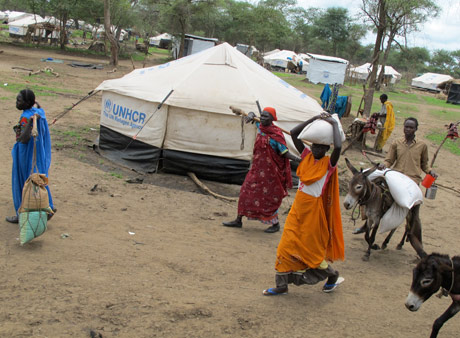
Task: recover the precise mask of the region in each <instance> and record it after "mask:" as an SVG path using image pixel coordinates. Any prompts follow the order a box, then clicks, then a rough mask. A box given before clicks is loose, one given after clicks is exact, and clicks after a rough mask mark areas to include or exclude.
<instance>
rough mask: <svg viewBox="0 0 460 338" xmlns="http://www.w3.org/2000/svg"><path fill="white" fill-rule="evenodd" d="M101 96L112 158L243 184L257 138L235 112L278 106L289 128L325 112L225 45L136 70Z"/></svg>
mask: <svg viewBox="0 0 460 338" xmlns="http://www.w3.org/2000/svg"><path fill="white" fill-rule="evenodd" d="M96 90H100V91H102V109H101V132H100V140H99V147H100V149H101V150H102V151H103V152H104V153H105V155H106V156H108V157H110V156H111V158H112V159H116V160H117V161H121V162H123V163H124V164H126V165H128V166H130V167H133V168H137V169H139V170H143V171H155V169H156V168H157V167H158V165H160V166H161V167H163V168H164V169H165V170H169V171H173V172H174V171H175V172H184V171H194V172H195V173H196V174H197V175H200V176H201V177H205V178H209V179H216V180H223V181H227V182H241V181H242V179H244V176H245V174H246V172H247V170H248V167H249V161H250V160H251V158H252V150H253V144H254V140H255V136H256V128H255V126H254V125H252V124H249V125H246V124H245V125H243V126H242V123H241V118H240V117H237V116H235V115H234V114H233V113H232V112H231V110H230V109H229V106H231V105H232V106H235V107H238V108H241V109H243V110H244V111H246V112H249V111H254V112H257V109H258V108H257V104H256V102H257V101H259V102H260V105H261V106H262V107H264V106H272V107H275V108H276V110H277V115H278V121H277V122H276V124H277V125H278V126H280V127H282V128H284V129H286V130H290V129H291V128H292V127H294V126H295V125H296V124H297V123H299V122H300V121H305V120H307V119H309V118H310V117H312V116H314V115H317V114H319V113H320V112H321V111H322V109H321V107H320V105H319V104H318V103H317V102H316V101H315V100H314V99H312V98H310V97H308V96H307V95H306V94H304V93H302V92H301V91H299V90H298V89H296V88H294V87H292V86H290V85H289V84H288V83H286V82H284V81H283V80H281V79H280V78H278V77H277V76H275V75H273V74H272V73H271V72H269V71H267V70H266V69H264V68H263V67H261V66H259V65H258V64H257V63H255V62H254V61H252V60H251V59H249V58H247V57H246V56H244V55H243V54H242V53H240V52H239V51H237V50H236V49H235V48H233V47H231V46H230V45H229V44H227V43H223V44H221V45H218V46H215V47H213V48H209V49H207V50H204V51H202V52H200V53H197V54H193V55H190V56H188V57H184V58H181V59H178V60H175V61H172V62H169V63H166V64H163V65H159V66H155V67H150V68H144V69H137V70H134V71H132V72H131V73H129V74H127V75H125V76H124V77H122V78H119V79H115V80H107V81H104V82H103V83H101V84H100V85H99V86H98V87H97V88H96ZM171 91H172V92H171ZM168 94H169V96H168ZM165 98H167V99H166V101H165V103H164V105H162V106H161V108H160V109H158V110H157V107H158V106H159V103H160V102H162V101H163V100H164V99H165ZM137 133H139V134H138V135H137V137H136V139H135V140H133V136H135V135H136V134H137ZM242 135H244V137H243V136H242ZM243 140H244V142H243ZM286 140H287V141H288V146H289V147H290V149H291V150H293V149H294V147H293V144H292V141H291V139H290V137H286ZM128 144H129V147H128V148H126V146H127V145H128ZM160 158H161V162H160V163H159V161H160Z"/></svg>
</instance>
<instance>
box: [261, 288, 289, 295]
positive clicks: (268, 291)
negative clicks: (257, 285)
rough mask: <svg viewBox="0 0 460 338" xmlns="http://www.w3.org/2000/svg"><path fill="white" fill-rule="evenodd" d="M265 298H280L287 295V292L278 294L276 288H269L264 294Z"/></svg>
mask: <svg viewBox="0 0 460 338" xmlns="http://www.w3.org/2000/svg"><path fill="white" fill-rule="evenodd" d="M262 294H263V295H264V296H279V295H287V290H286V291H285V292H277V291H276V288H269V289H266V290H264V291H263V292H262Z"/></svg>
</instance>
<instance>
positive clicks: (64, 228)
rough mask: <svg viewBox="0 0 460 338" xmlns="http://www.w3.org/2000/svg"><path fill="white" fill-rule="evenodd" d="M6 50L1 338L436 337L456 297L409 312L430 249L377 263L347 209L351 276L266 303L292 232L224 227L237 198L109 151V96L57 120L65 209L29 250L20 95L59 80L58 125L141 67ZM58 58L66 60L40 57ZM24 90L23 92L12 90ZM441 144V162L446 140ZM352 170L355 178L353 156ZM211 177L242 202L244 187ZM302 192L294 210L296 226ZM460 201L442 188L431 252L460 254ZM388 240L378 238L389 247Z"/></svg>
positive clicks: (427, 227)
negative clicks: (144, 169) (22, 195)
mask: <svg viewBox="0 0 460 338" xmlns="http://www.w3.org/2000/svg"><path fill="white" fill-rule="evenodd" d="M0 50H3V53H1V54H0V77H1V83H0V85H1V86H0V102H2V104H1V106H0V111H1V116H2V121H3V122H2V123H1V124H0V156H1V158H3V161H1V162H0V173H1V180H0V214H1V215H2V216H1V220H0V234H1V235H0V238H1V244H0V246H1V250H0V303H1V307H0V336H1V337H29V336H34V337H67V336H73V337H89V336H90V331H91V330H93V331H94V332H97V333H100V334H101V335H102V336H103V337H157V336H159V337H220V336H224V337H225V336H227V337H275V336H281V335H283V336H290V337H358V336H360V337H427V336H429V332H430V330H431V325H432V323H433V321H434V320H435V318H437V317H438V316H439V315H440V314H441V313H442V312H443V311H444V310H445V309H446V308H447V307H448V305H449V304H450V300H449V299H447V298H443V299H442V300H440V299H438V298H436V297H432V298H431V299H429V300H428V301H427V302H426V303H425V304H424V305H423V306H422V308H421V309H420V310H419V311H418V312H416V313H411V312H409V311H408V310H407V309H406V308H405V306H404V301H405V298H406V296H407V293H408V291H409V287H410V283H411V278H412V277H411V276H412V268H413V267H414V262H415V260H416V255H415V251H414V250H413V249H412V247H411V246H410V245H409V244H407V243H406V245H405V246H404V248H403V250H401V251H397V250H396V249H395V247H396V244H397V242H399V240H400V238H401V236H402V228H400V229H398V231H397V232H396V234H395V237H394V239H393V241H392V242H391V243H390V245H389V248H388V249H387V250H384V251H374V252H373V253H372V256H371V259H370V261H369V262H364V261H362V259H361V257H362V256H363V254H364V250H365V248H366V246H365V242H364V239H363V237H362V236H361V235H358V236H357V235H352V234H351V231H352V229H353V228H354V226H355V225H354V224H353V222H352V221H351V220H350V212H349V211H345V210H343V213H342V216H343V227H344V234H345V243H346V260H345V261H344V262H336V263H335V264H334V267H335V268H337V269H338V270H339V271H340V272H341V274H342V276H344V277H345V282H344V284H343V285H342V286H340V288H339V289H337V291H336V292H334V293H332V294H325V293H323V292H321V285H315V286H311V287H307V286H305V287H296V286H292V287H291V288H290V290H289V294H288V295H286V296H280V297H263V296H262V290H263V289H264V288H267V287H271V286H274V262H275V254H276V246H277V244H278V242H279V239H280V237H281V232H279V233H276V234H266V233H264V232H263V231H262V230H263V229H264V228H265V227H264V226H263V225H262V224H260V223H258V222H255V221H246V222H245V223H244V227H243V228H242V229H229V228H225V227H223V226H221V222H222V221H226V220H229V219H232V218H233V217H234V216H235V213H236V203H234V202H224V201H221V200H218V199H215V198H213V197H211V196H208V195H204V194H202V193H201V192H200V191H199V189H198V188H197V187H196V186H195V185H194V183H193V182H192V181H191V180H190V179H189V178H187V177H184V176H175V175H166V174H154V175H147V176H142V175H140V174H137V173H135V172H132V171H129V170H126V169H123V168H120V167H117V166H115V165H113V164H112V163H110V162H109V161H108V160H106V159H104V158H102V157H99V155H97V154H96V153H94V152H93V151H92V149H91V145H92V142H93V141H94V139H95V138H96V137H97V134H98V126H99V114H100V106H101V102H100V101H101V98H100V95H96V96H94V97H92V98H91V99H89V100H87V101H85V102H84V103H82V104H80V105H78V106H77V107H76V108H75V109H74V110H72V111H71V112H70V113H68V114H67V115H66V116H64V117H63V118H62V119H60V120H58V122H57V123H56V124H55V125H54V126H52V127H51V133H52V141H53V160H52V167H51V171H50V187H51V191H52V194H53V198H54V201H55V205H56V207H57V209H58V212H57V214H56V216H55V217H54V218H53V219H52V220H51V221H50V222H49V223H48V226H49V227H48V230H47V231H46V232H45V233H44V234H43V235H42V236H41V237H39V238H37V239H35V240H33V241H32V242H31V243H30V244H28V245H25V246H23V247H21V246H19V241H18V233H19V231H18V227H17V226H15V225H13V224H9V223H7V222H6V221H5V220H4V217H5V216H8V215H12V214H13V212H14V209H13V203H12V198H11V181H10V180H11V155H10V151H11V148H12V146H13V144H14V134H13V131H12V127H13V125H14V124H15V123H16V122H17V118H18V116H19V111H18V110H16V108H15V97H16V94H17V91H18V90H19V89H22V87H26V86H31V85H39V86H42V88H44V86H47V89H45V91H48V92H49V93H54V94H56V95H54V96H45V95H40V94H39V95H37V100H38V101H39V102H40V104H41V105H42V107H43V108H44V109H45V111H46V114H47V116H48V120H49V121H52V120H53V118H54V117H56V116H57V115H58V114H59V113H61V112H62V111H63V110H64V109H65V108H66V107H69V106H71V105H72V103H75V102H77V101H78V99H79V98H81V97H83V96H84V95H85V94H86V93H88V92H89V91H90V90H92V89H94V88H95V87H96V86H97V85H98V84H99V83H100V82H101V81H103V80H105V79H110V78H117V77H120V76H122V75H123V74H126V73H128V72H129V71H131V70H132V65H131V61H122V62H121V66H120V67H118V69H117V72H114V73H108V72H109V71H111V69H112V68H111V67H109V66H108V63H107V60H106V59H97V58H82V57H79V56H72V55H68V54H66V55H64V54H58V53H55V52H50V51H44V50H38V49H23V48H20V47H17V46H11V45H0ZM47 57H53V58H55V59H61V60H64V63H60V64H59V63H44V62H41V61H40V59H41V58H47ZM70 61H80V62H87V63H94V64H103V65H104V69H101V70H96V69H84V68H72V67H70V66H69V65H68V63H69V62H70ZM135 65H136V67H138V68H139V67H141V64H140V63H135ZM45 66H50V67H52V68H53V69H54V71H55V72H57V73H59V75H60V76H59V77H54V76H53V75H49V74H48V75H47V74H41V75H35V76H30V77H29V76H28V72H27V71H24V70H20V69H13V68H12V67H23V68H30V69H34V70H37V69H40V68H44V67H45ZM5 84H8V85H5ZM14 84H16V85H19V87H18V88H17V89H18V90H17V91H14V90H12V91H10V90H8V88H7V87H8V86H10V88H11V87H12V86H13V85H14ZM13 88H14V87H13ZM56 89H58V90H56ZM309 94H312V95H313V96H315V97H316V98H317V97H318V96H319V95H317V92H312V93H309ZM420 95H422V94H420ZM423 95H425V94H423ZM390 100H391V95H390ZM355 101H357V99H355ZM423 102H424V101H420V102H419V103H414V105H416V106H418V107H419V110H420V112H419V113H417V114H416V116H417V117H418V118H419V120H420V121H421V125H420V128H419V131H418V136H419V137H423V135H424V134H425V133H427V132H428V131H429V130H430V129H431V128H432V127H433V126H437V125H443V124H444V123H445V122H446V121H440V120H439V118H436V117H434V116H432V115H430V114H429V108H428V107H426V106H425V104H424V103H423ZM355 104H357V103H355ZM394 104H395V107H396V110H398V109H397V101H394ZM446 109H447V108H446ZM452 109H455V107H454V106H453V108H452ZM457 110H458V108H457ZM352 111H356V107H354V110H352ZM353 114H354V113H353ZM401 123H402V119H401V118H398V120H397V127H396V130H395V131H394V133H393V135H392V137H391V139H394V138H396V137H400V136H402V124H401ZM427 142H428V144H429V151H430V156H432V154H433V153H434V151H435V149H436V146H435V145H434V144H432V143H431V142H429V141H427ZM369 143H371V142H369ZM347 157H349V158H350V159H351V160H352V162H353V163H354V164H355V165H356V166H357V167H360V166H364V167H367V166H368V164H367V163H366V160H365V159H364V158H363V157H362V156H361V155H360V153H359V152H357V151H355V150H350V151H349V152H348V153H347ZM458 160H459V158H458V157H457V156H455V155H453V154H451V153H449V152H448V151H447V150H444V149H443V150H442V151H441V152H440V154H439V156H438V159H437V165H436V170H437V172H438V173H439V175H440V178H439V180H438V181H439V182H440V183H441V184H443V185H448V186H453V187H455V188H457V189H459V188H460V183H459V182H460V171H459V170H458ZM340 173H341V176H342V177H345V178H346V177H349V174H348V171H347V170H346V169H345V164H344V160H343V159H341V160H340ZM135 178H143V179H144V182H143V184H130V183H127V182H126V180H128V179H135ZM206 184H208V185H209V187H210V188H211V189H212V190H214V191H216V192H218V193H221V194H226V195H228V196H238V191H239V186H235V185H225V184H218V183H215V182H206ZM95 185H97V187H95ZM94 187H95V188H94ZM92 188H94V189H93V190H94V191H91V189H92ZM294 192H295V191H294V190H293V191H292V193H291V195H290V196H289V197H287V198H286V199H285V201H284V202H283V205H282V207H281V215H282V217H281V221H282V224H283V223H284V219H285V217H286V213H287V211H288V208H289V206H290V205H291V204H292V201H293V198H294ZM459 201H460V195H458V194H456V193H453V192H450V191H448V190H442V189H440V190H438V193H437V196H436V199H435V200H426V201H425V203H424V204H423V206H422V208H421V217H422V223H423V231H424V233H423V235H424V244H425V249H426V251H427V252H432V251H436V252H441V253H446V254H450V255H454V254H460V247H459V244H458V243H459V240H460V232H459V225H458V215H456V214H457V213H458V205H459ZM455 210H457V211H455ZM357 225H358V224H357ZM383 238H384V237H383V235H378V239H377V240H378V242H379V243H381V242H382V241H383ZM459 332H460V316H457V317H455V318H453V319H452V320H451V321H449V322H447V323H446V324H445V326H444V327H443V328H442V329H441V332H440V337H459V336H460V334H459Z"/></svg>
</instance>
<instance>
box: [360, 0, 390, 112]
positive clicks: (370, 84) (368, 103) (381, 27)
mask: <svg viewBox="0 0 460 338" xmlns="http://www.w3.org/2000/svg"><path fill="white" fill-rule="evenodd" d="M385 28H386V24H385V0H380V1H379V23H378V26H377V37H376V39H375V45H374V53H373V56H372V71H371V73H370V74H369V77H368V79H367V89H366V93H365V95H364V112H363V115H364V116H366V117H369V115H370V112H371V109H372V101H373V99H374V91H375V79H376V78H377V70H378V64H379V58H380V52H381V45H382V39H383V35H384V33H385Z"/></svg>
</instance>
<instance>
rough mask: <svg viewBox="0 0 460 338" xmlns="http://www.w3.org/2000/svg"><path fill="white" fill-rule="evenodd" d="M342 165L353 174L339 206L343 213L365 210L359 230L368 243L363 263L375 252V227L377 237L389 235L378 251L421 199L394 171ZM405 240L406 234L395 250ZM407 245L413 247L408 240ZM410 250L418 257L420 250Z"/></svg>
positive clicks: (411, 183)
mask: <svg viewBox="0 0 460 338" xmlns="http://www.w3.org/2000/svg"><path fill="white" fill-rule="evenodd" d="M345 161H346V163H347V166H348V168H349V169H350V171H351V172H352V173H353V178H352V179H351V181H350V183H349V190H348V194H347V196H346V197H345V200H344V203H343V205H344V207H345V208H346V209H351V208H353V207H354V206H356V205H360V206H365V214H366V223H365V224H364V226H363V227H361V229H365V239H366V242H367V243H368V249H367V251H366V254H365V255H364V257H363V259H364V260H366V261H367V260H369V257H370V254H371V249H379V246H378V245H376V244H374V241H375V235H376V233H377V230H378V229H379V227H380V226H381V229H380V233H383V232H387V231H390V233H389V234H388V235H387V237H386V238H385V240H384V242H383V244H382V249H385V248H386V246H387V245H388V242H389V241H390V239H391V237H392V236H393V233H394V232H395V230H396V228H397V227H398V226H399V225H400V224H401V223H403V222H404V219H405V218H406V216H407V215H408V212H409V209H411V208H412V207H414V206H416V205H418V204H421V203H423V195H422V191H421V190H420V188H419V187H418V185H417V184H416V183H415V182H414V181H412V179H410V178H409V177H408V176H406V175H404V174H402V173H400V172H398V171H395V170H391V169H386V170H377V165H375V166H374V167H373V168H371V169H367V170H362V169H361V170H360V171H359V170H357V169H356V168H355V167H353V165H352V164H351V163H350V161H348V159H345ZM371 230H372V232H371ZM406 230H407V228H406ZM405 236H406V233H405V234H404V236H403V239H402V240H401V242H400V243H399V245H398V249H400V248H402V245H403V244H404V238H405ZM411 244H412V246H414V243H413V242H412V240H411ZM416 246H417V245H416ZM414 249H415V250H416V251H417V253H418V251H419V250H420V249H421V248H417V247H415V246H414Z"/></svg>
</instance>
